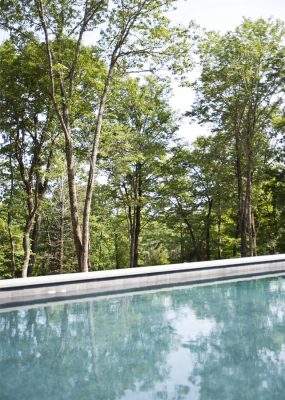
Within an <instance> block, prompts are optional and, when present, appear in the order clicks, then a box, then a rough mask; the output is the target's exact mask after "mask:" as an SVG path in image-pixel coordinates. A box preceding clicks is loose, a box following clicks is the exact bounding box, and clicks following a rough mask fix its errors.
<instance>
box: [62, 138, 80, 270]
mask: <svg viewBox="0 0 285 400" xmlns="http://www.w3.org/2000/svg"><path fill="white" fill-rule="evenodd" d="M65 154H66V165H67V175H68V193H69V201H70V215H71V224H72V232H73V240H74V246H75V251H76V257H77V263H78V267H79V270H80V271H82V270H83V267H82V235H81V229H80V222H79V212H78V201H77V191H76V182H75V167H74V156H73V145H72V140H71V134H69V135H66V136H65Z"/></svg>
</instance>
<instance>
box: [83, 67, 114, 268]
mask: <svg viewBox="0 0 285 400" xmlns="http://www.w3.org/2000/svg"><path fill="white" fill-rule="evenodd" d="M114 65H115V62H114V60H112V61H111V63H110V67H109V72H108V76H107V78H106V81H105V85H104V90H103V94H102V98H101V102H100V106H99V110H98V115H97V122H96V128H95V132H94V140H93V146H92V152H91V158H90V167H89V174H88V182H87V188H86V194H85V202H84V210H83V224H82V257H81V270H82V272H88V265H89V241H90V231H89V226H90V211H91V200H92V194H93V189H94V180H95V172H96V164H97V156H98V151H99V142H100V136H101V131H102V125H103V116H104V111H105V108H106V103H107V95H108V90H109V87H110V84H111V78H112V72H113V68H114Z"/></svg>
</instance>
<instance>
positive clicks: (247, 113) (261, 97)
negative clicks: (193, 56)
mask: <svg viewBox="0 0 285 400" xmlns="http://www.w3.org/2000/svg"><path fill="white" fill-rule="evenodd" d="M284 32H285V31H284V24H283V23H282V22H280V21H277V22H272V21H270V20H269V21H265V20H263V19H259V20H257V21H255V22H254V21H251V20H247V19H245V20H244V22H243V23H242V25H241V26H240V27H238V28H237V29H236V30H235V31H234V32H228V33H227V34H225V35H223V36H221V35H219V34H217V33H213V32H210V33H208V34H207V35H206V37H205V38H204V39H203V40H202V42H201V45H200V58H201V66H202V74H201V77H200V79H199V80H198V82H197V83H196V92H197V100H196V103H195V105H194V107H193V109H192V111H191V112H190V113H189V115H191V116H192V117H193V116H194V117H195V118H197V119H198V121H199V122H200V123H205V122H211V123H212V124H213V131H219V130H222V131H224V132H227V134H228V140H229V142H230V144H231V146H232V147H233V149H234V153H235V162H236V180H237V196H238V230H239V236H240V241H241V244H240V252H241V256H243V257H244V256H246V255H247V254H249V255H255V254H256V229H255V222H254V210H253V208H252V191H253V188H252V185H253V179H254V173H255V170H256V168H255V164H256V158H257V157H258V154H260V151H262V150H263V149H264V144H265V140H264V138H265V137H268V133H269V132H270V126H271V125H272V117H273V115H274V113H275V112H276V110H277V109H278V107H279V106H280V103H281V101H282V93H283V87H284V70H285V69H284V67H285V65H284V60H285V57H284V54H285V53H284V51H285V50H284V44H283V43H284ZM261 145H262V146H263V147H261Z"/></svg>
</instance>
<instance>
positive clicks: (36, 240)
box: [28, 214, 41, 276]
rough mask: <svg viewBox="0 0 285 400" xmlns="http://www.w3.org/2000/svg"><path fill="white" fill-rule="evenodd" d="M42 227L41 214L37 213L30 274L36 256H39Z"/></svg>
mask: <svg viewBox="0 0 285 400" xmlns="http://www.w3.org/2000/svg"><path fill="white" fill-rule="evenodd" d="M40 228H41V215H40V214H37V215H36V217H35V223H34V226H33V231H32V238H31V243H32V254H31V258H30V262H29V267H28V276H32V275H33V269H34V266H35V262H36V256H37V251H38V243H39V235H40Z"/></svg>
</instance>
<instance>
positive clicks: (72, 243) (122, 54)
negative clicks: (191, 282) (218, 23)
mask: <svg viewBox="0 0 285 400" xmlns="http://www.w3.org/2000/svg"><path fill="white" fill-rule="evenodd" d="M174 5H175V1H172V0H168V1H165V0H164V1H162V0H157V1H153V0H124V1H123V0H115V1H113V2H112V3H108V2H107V1H105V0H87V1H82V0H73V1H66V0H61V1H59V0H50V1H48V2H47V1H43V0H42V1H41V0H35V1H25V0H21V1H18V2H9V1H8V2H6V1H0V10H1V13H0V27H1V29H2V30H4V31H5V32H6V33H7V35H8V39H7V40H5V41H3V42H2V43H1V44H0V61H1V62H0V166H1V169H0V171H1V172H0V227H1V229H0V277H1V278H12V277H19V276H23V277H26V276H32V275H43V274H53V273H65V272H75V271H82V272H86V271H88V270H98V269H111V268H125V267H137V266H143V265H155V264H167V263H177V262H191V261H201V260H211V259H221V258H228V257H240V256H242V257H244V256H254V255H257V254H274V253H278V252H284V251H285V213H284V201H285V175H284V172H285V169H284V167H285V166H284V157H283V156H284V131H285V115H284V83H285V47H284V33H285V27H284V24H283V22H281V21H278V20H277V21H275V20H272V19H268V20H264V19H258V20H256V21H253V20H250V19H244V20H243V22H242V24H241V25H240V26H238V27H237V28H236V29H235V30H233V31H229V32H226V33H225V34H221V33H218V32H214V31H211V32H207V31H203V30H201V29H199V27H198V26H196V25H195V24H194V23H193V22H191V21H189V24H188V26H184V27H182V26H174V25H173V24H172V23H171V21H170V20H169V18H168V12H169V10H170V9H171V8H172V7H173V6H174ZM88 31H90V32H93V35H94V43H93V44H92V45H86V44H85V42H84V35H85V33H86V32H88ZM193 69H195V71H199V73H197V74H196V79H195V81H193V80H191V79H190V78H189V76H192V74H189V72H190V71H191V70H193ZM173 79H176V81H177V82H178V83H179V84H181V85H186V86H191V87H192V88H193V90H194V92H195V101H194V103H192V104H191V101H190V99H189V108H188V112H187V115H186V117H187V118H188V121H189V125H190V124H191V123H192V122H198V123H199V124H201V125H206V126H207V127H208V128H209V130H210V134H209V135H207V136H206V135H205V136H199V137H198V138H197V139H196V140H195V141H194V142H193V143H192V144H189V143H187V142H186V141H185V140H184V139H182V138H181V137H179V135H178V134H177V132H178V127H179V124H180V119H181V116H180V115H179V113H178V112H177V111H176V110H175V109H173V107H172V106H171V98H172V96H173V92H172V83H171V82H172V81H173Z"/></svg>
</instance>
